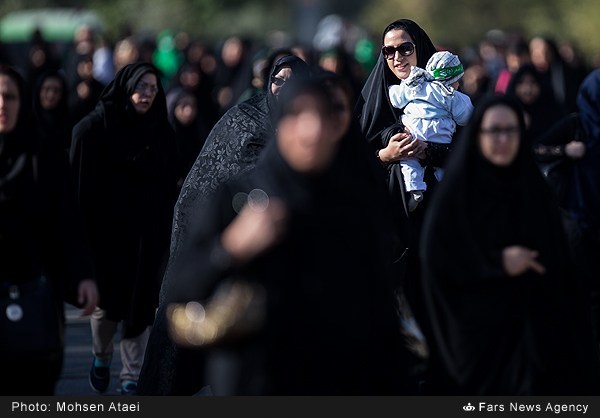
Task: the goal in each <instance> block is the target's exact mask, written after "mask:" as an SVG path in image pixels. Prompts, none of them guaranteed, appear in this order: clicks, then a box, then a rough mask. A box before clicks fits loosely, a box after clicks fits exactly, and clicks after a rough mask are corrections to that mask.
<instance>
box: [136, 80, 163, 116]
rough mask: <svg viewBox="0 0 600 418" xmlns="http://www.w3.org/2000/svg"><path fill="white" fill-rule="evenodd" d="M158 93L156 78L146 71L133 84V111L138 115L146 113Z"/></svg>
mask: <svg viewBox="0 0 600 418" xmlns="http://www.w3.org/2000/svg"><path fill="white" fill-rule="evenodd" d="M157 93H158V80H157V78H156V76H155V75H154V74H152V73H146V74H144V75H143V76H142V78H140V81H138V82H137V84H136V85H135V88H134V91H133V94H132V95H131V103H133V107H134V108H135V111H136V112H137V113H139V114H140V115H143V114H144V113H146V112H147V111H148V110H150V108H151V107H152V104H153V103H154V99H155V98H156V94H157Z"/></svg>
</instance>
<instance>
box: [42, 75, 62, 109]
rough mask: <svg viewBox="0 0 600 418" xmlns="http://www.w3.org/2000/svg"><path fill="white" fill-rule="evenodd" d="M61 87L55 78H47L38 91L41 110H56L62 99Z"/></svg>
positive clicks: (58, 80)
mask: <svg viewBox="0 0 600 418" xmlns="http://www.w3.org/2000/svg"><path fill="white" fill-rule="evenodd" d="M63 94H64V92H63V87H62V83H61V82H60V79H58V78H57V77H47V78H46V79H45V80H44V82H43V83H42V87H41V89H40V105H41V106H42V108H43V109H46V110H52V109H56V107H57V106H58V104H59V103H60V100H61V99H62V97H63Z"/></svg>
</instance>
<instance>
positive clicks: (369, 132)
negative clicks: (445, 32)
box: [355, 19, 449, 325]
mask: <svg viewBox="0 0 600 418" xmlns="http://www.w3.org/2000/svg"><path fill="white" fill-rule="evenodd" d="M435 52H436V48H435V46H434V44H433V42H432V41H431V39H430V38H429V36H428V35H427V33H425V31H424V30H423V29H422V28H421V27H420V26H419V25H418V24H417V23H415V22H413V21H412V20H409V19H399V20H396V21H394V22H392V23H390V24H389V25H388V26H387V27H386V28H385V29H384V31H383V35H382V48H381V54H380V55H379V58H378V60H377V63H376V65H375V67H374V68H373V70H372V72H371V74H370V75H369V77H368V78H367V81H366V82H365V85H364V87H363V89H362V91H361V94H360V97H359V99H358V103H357V105H356V108H355V117H357V118H358V119H359V121H360V125H361V127H362V131H363V134H364V135H365V137H366V139H367V141H368V142H369V144H370V145H371V147H372V148H371V150H372V152H373V154H374V155H375V156H376V157H377V159H378V160H379V161H380V163H381V165H382V167H384V168H385V170H386V174H387V181H388V183H389V184H388V188H389V191H390V195H391V204H392V206H393V208H394V209H395V211H394V213H395V214H396V216H395V224H394V225H392V226H391V227H392V228H395V230H396V232H397V236H398V248H397V249H396V257H395V262H394V264H395V266H394V267H395V269H397V278H398V280H399V282H400V283H401V288H402V291H401V294H402V295H403V298H406V300H407V301H408V304H409V305H410V310H409V309H408V308H406V309H404V311H405V312H409V311H412V312H410V313H409V314H408V315H409V316H410V315H412V314H414V316H415V317H416V319H417V321H419V323H420V325H422V324H423V325H424V320H422V318H420V316H421V315H420V310H421V307H420V306H421V303H420V300H421V297H420V296H419V293H420V292H419V291H418V289H419V287H420V285H419V281H420V272H419V267H418V262H417V261H418V257H417V251H416V248H418V236H419V231H420V225H421V221H422V217H423V214H424V212H425V210H426V208H427V206H428V202H427V201H428V200H429V198H430V196H431V194H432V193H433V190H434V188H435V184H436V183H437V180H436V179H435V175H434V173H433V170H432V169H428V170H426V171H425V182H426V183H427V184H428V185H430V186H429V187H428V188H429V190H430V193H429V196H428V198H426V199H424V200H423V201H422V202H421V203H420V204H419V206H418V207H417V208H416V209H415V210H414V211H412V212H410V216H409V210H408V201H409V197H410V195H409V194H408V193H407V192H406V189H405V186H404V180H403V175H402V172H401V170H400V164H398V162H399V161H401V160H403V159H407V158H415V157H416V158H418V159H419V160H421V161H423V162H424V165H429V166H431V167H436V166H437V167H440V166H441V165H442V162H443V160H444V158H445V156H446V154H447V153H448V151H449V146H448V145H446V144H435V143H425V142H424V141H421V140H419V139H416V138H414V137H413V135H412V134H411V133H410V131H409V130H408V129H406V128H405V127H404V126H402V124H401V123H400V122H398V121H400V120H401V116H402V114H403V109H398V108H394V107H393V106H392V104H391V102H390V99H389V93H388V90H389V87H390V86H393V85H397V84H399V83H402V82H403V80H405V79H406V78H407V77H408V76H409V75H410V71H411V67H413V66H417V67H421V68H425V67H426V65H427V61H428V60H429V59H430V58H431V56H432V55H433V54H434V53H435ZM402 208H404V210H403V209H402Z"/></svg>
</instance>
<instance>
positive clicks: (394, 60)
mask: <svg viewBox="0 0 600 418" xmlns="http://www.w3.org/2000/svg"><path fill="white" fill-rule="evenodd" d="M405 42H412V43H413V44H414V40H413V38H411V37H410V35H409V34H408V33H407V32H406V31H404V30H402V29H392V30H391V31H389V32H388V33H386V34H385V36H384V37H383V46H392V47H398V46H400V45H402V44H403V43H405ZM384 58H385V57H384ZM386 62H387V65H388V67H389V69H390V70H391V71H392V73H394V75H395V76H396V77H398V79H399V80H404V79H405V78H407V77H408V76H409V75H410V67H411V66H416V65H417V50H416V49H415V52H413V53H412V54H411V55H408V56H403V55H400V53H399V52H397V51H396V52H395V54H394V56H393V57H390V59H386Z"/></svg>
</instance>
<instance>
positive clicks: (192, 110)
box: [175, 94, 198, 126]
mask: <svg viewBox="0 0 600 418" xmlns="http://www.w3.org/2000/svg"><path fill="white" fill-rule="evenodd" d="M197 114H198V106H197V103H196V98H195V97H194V96H193V95H191V94H186V95H185V96H184V97H182V98H181V99H179V101H178V102H177V105H176V106H175V117H176V118H177V120H178V121H179V123H181V124H182V125H183V126H187V125H190V124H191V123H192V122H194V120H195V118H196V115H197Z"/></svg>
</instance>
